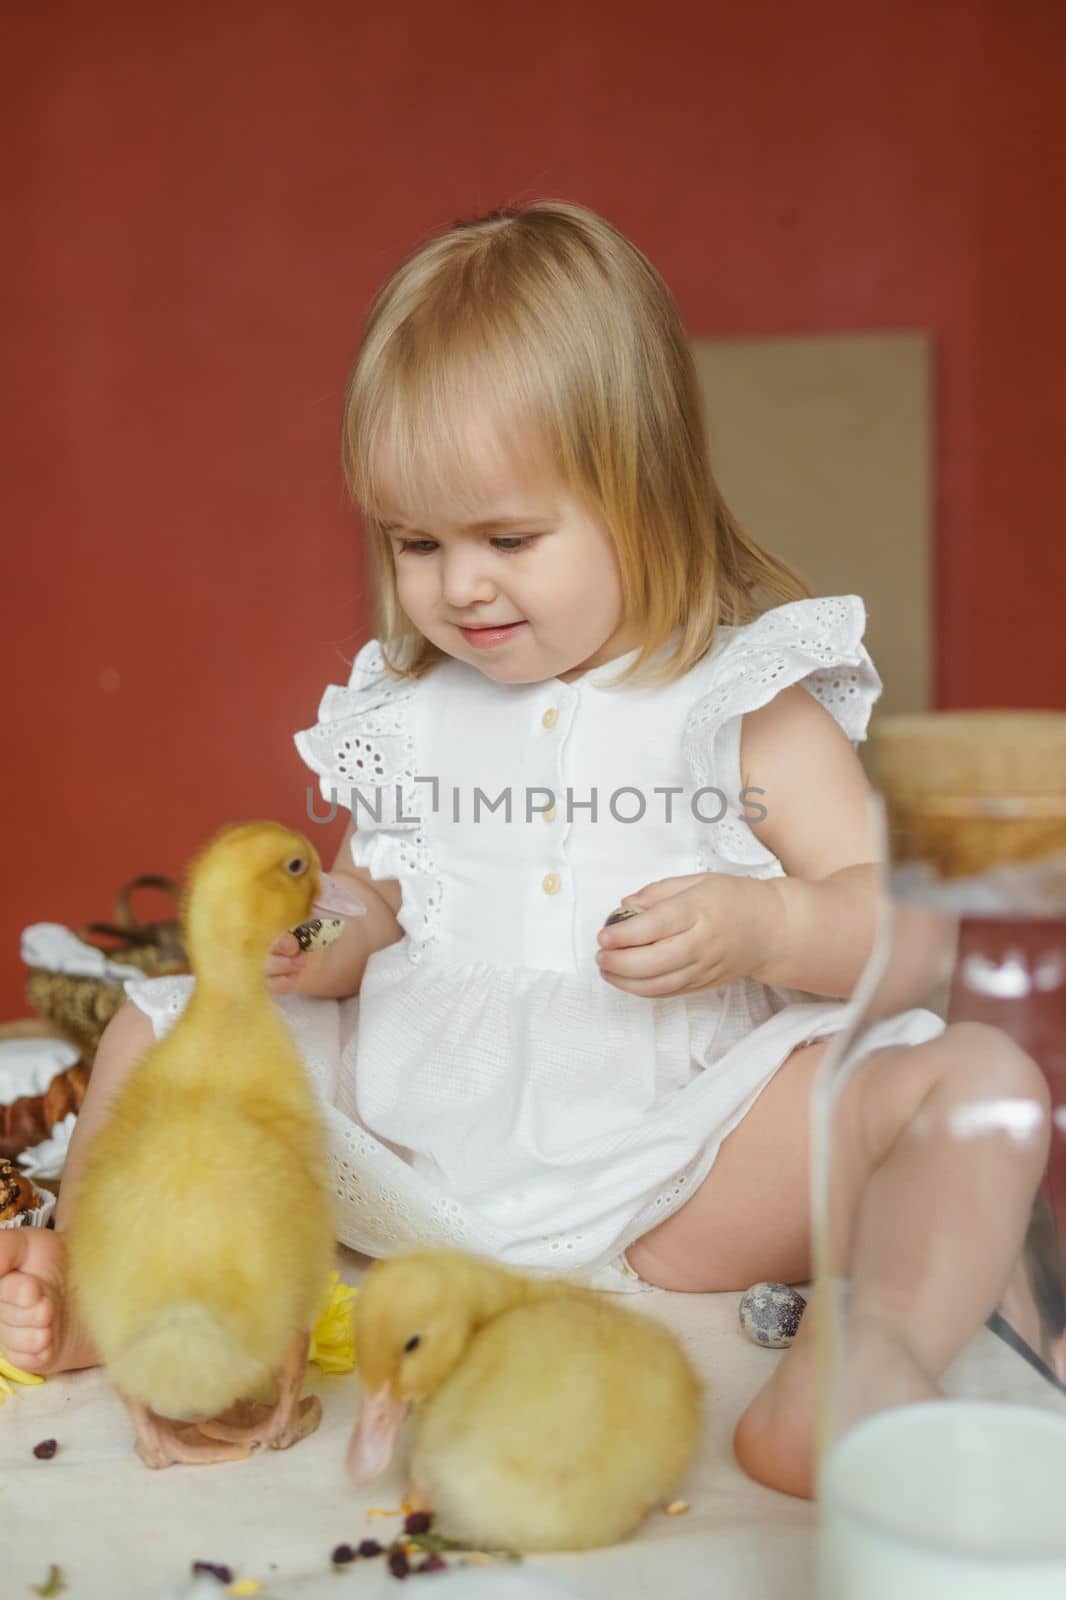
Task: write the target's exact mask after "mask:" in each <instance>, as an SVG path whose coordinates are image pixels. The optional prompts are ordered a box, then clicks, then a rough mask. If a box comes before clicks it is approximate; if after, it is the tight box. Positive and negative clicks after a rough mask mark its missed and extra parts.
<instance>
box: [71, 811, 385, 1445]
mask: <svg viewBox="0 0 1066 1600" xmlns="http://www.w3.org/2000/svg"><path fill="white" fill-rule="evenodd" d="M363 910H365V908H364V907H363V906H362V905H361V903H360V902H359V901H358V900H356V899H355V897H354V896H353V895H350V894H348V892H347V891H346V890H344V889H342V888H341V886H340V885H339V884H337V883H335V882H333V880H331V879H329V878H327V877H326V876H325V875H324V874H323V872H322V869H321V865H320V862H319V858H318V853H317V851H316V850H315V848H314V846H313V845H312V844H310V842H309V841H308V840H307V839H305V838H304V837H303V836H302V835H301V834H299V833H294V832H293V831H292V830H291V829H289V828H284V827H281V826H280V825H279V824H277V823H273V822H252V823H245V824H241V825H238V826H235V827H231V828H226V829H223V830H222V831H221V832H220V833H219V834H217V835H216V836H215V838H214V839H212V840H211V842H210V843H209V844H208V845H207V846H206V847H205V849H204V850H203V851H201V853H200V854H199V855H198V856H197V857H196V858H195V860H194V861H193V863H192V864H191V867H190V870H189V877H188V886H187V890H186V895H185V900H184V906H183V913H184V915H183V921H184V929H183V931H184V936H185V942H186V949H187V950H188V952H189V959H190V964H191V966H192V968H193V971H194V972H195V974H196V980H197V981H196V988H195V991H194V993H193V995H192V997H191V999H190V1001H189V1004H188V1006H187V1008H186V1010H185V1011H184V1013H183V1014H182V1015H181V1016H180V1017H179V1018H178V1020H177V1022H176V1023H175V1024H174V1026H173V1028H172V1029H171V1031H170V1032H169V1033H168V1034H167V1035H166V1036H165V1037H164V1038H162V1039H160V1040H158V1041H157V1042H156V1043H155V1044H153V1045H152V1046H151V1047H150V1048H149V1049H148V1051H147V1052H146V1053H145V1055H144V1057H143V1058H142V1060H141V1061H140V1062H139V1063H138V1065H137V1066H136V1067H135V1068H134V1069H133V1071H132V1073H131V1075H130V1077H129V1078H128V1079H127V1081H126V1083H125V1084H124V1085H123V1087H122V1089H121V1090H120V1092H119V1094H118V1096H117V1099H116V1103H115V1107H114V1111H113V1114H112V1116H111V1120H110V1121H109V1122H108V1123H107V1124H106V1125H105V1126H104V1127H103V1128H102V1129H101V1131H100V1132H99V1134H98V1135H97V1136H96V1138H95V1139H94V1141H93V1144H92V1147H91V1149H90V1152H89V1155H88V1159H87V1161H86V1166H85V1171H84V1175H83V1177H82V1181H81V1185H80V1188H79V1192H78V1196H77V1204H76V1206H75V1208H74V1215H73V1219H72V1222H71V1226H70V1229H69V1231H68V1233H67V1242H68V1245H69V1260H70V1274H71V1282H72V1286H73V1291H74V1294H75V1296H76V1298H77V1301H78V1302H79V1304H80V1308H81V1312H82V1315H83V1316H84V1319H85V1322H86V1324H87V1327H88V1331H89V1333H90V1334H91V1335H92V1338H93V1340H94V1342H95V1344H96V1348H97V1350H98V1352H99V1354H100V1357H101V1360H102V1361H103V1363H104V1365H105V1366H106V1367H107V1370H108V1374H109V1376H110V1378H111V1380H112V1382H113V1383H114V1384H115V1387H116V1389H117V1390H118V1393H119V1395H120V1396H121V1398H122V1400H123V1401H124V1403H125V1405H126V1406H127V1408H128V1410H129V1412H130V1414H131V1416H132V1418H133V1422H134V1426H135V1428H136V1433H137V1446H136V1448H137V1453H138V1454H139V1455H140V1457H141V1459H142V1460H143V1461H144V1462H146V1464H147V1465H148V1466H151V1467H165V1466H169V1465H170V1464H171V1463H173V1462H203V1461H220V1460H230V1459H236V1458H238V1457H241V1456H246V1455H248V1454H249V1453H250V1451H251V1449H252V1448H253V1447H257V1446H263V1447H266V1446H270V1447H273V1448H275V1449H284V1448H286V1447H287V1446H288V1445H290V1444H293V1443H295V1442H296V1440H297V1439H299V1438H302V1437H303V1436H304V1435H305V1434H307V1433H309V1432H311V1431H312V1430H313V1429H314V1428H315V1427H317V1425H318V1421H319V1418H320V1416H321V1407H320V1405H319V1402H318V1400H317V1399H316V1398H315V1397H314V1396H309V1397H308V1398H307V1399H306V1400H304V1401H303V1402H302V1403H300V1404H298V1403H297V1397H298V1395H299V1391H300V1384H301V1382H302V1380H303V1376H304V1372H305V1369H306V1359H307V1346H308V1336H307V1330H308V1329H309V1328H310V1326H311V1324H312V1323H313V1322H314V1319H315V1314H316V1312H317V1310H318V1308H319V1304H320V1299H321V1296H322V1291H323V1286H324V1284H325V1282H326V1279H327V1275H328V1273H329V1269H330V1266H331V1261H332V1253H333V1239H334V1230H333V1215H332V1205H331V1201H330V1194H329V1189H328V1186H327V1180H326V1177H325V1166H326V1163H325V1140H324V1132H323V1128H322V1125H321V1121H320V1118H319V1114H318V1110H317V1107H316V1105H315V1100H314V1095H313V1091H312V1089H311V1086H310V1084H309V1082H308V1079H307V1075H306V1072H305V1070H304V1066H303V1062H302V1060H301V1058H300V1055H299V1052H298V1051H297V1048H296V1045H295V1042H294V1040H293V1036H292V1033H291V1031H290V1029H289V1026H288V1024H287V1023H286V1021H285V1018H284V1016H283V1014H282V1012H281V1010H280V1009H279V1007H278V1006H277V1005H276V1004H275V1002H274V1000H273V998H272V996H271V995H270V993H269V992H268V990H267V988H266V983H265V977H264V968H265V964H266V956H267V952H268V950H269V948H270V946H271V945H272V944H273V943H274V941H275V940H276V939H277V938H278V937H279V935H280V934H281V933H283V932H284V931H285V930H286V929H288V928H291V927H293V926H294V925H296V924H299V923H302V922H305V921H307V919H308V918H309V917H310V916H311V915H312V912H313V911H314V912H320V913H321V912H325V913H326V914H328V915H331V916H336V915H342V916H356V915H360V914H362V912H363ZM271 1377H273V1378H274V1379H275V1381H276V1383H277V1404H276V1406H274V1407H273V1408H269V1409H268V1408H265V1407H263V1406H252V1405H250V1404H246V1403H245V1402H247V1401H248V1398H249V1397H250V1396H251V1395H252V1394H254V1393H255V1392H257V1391H259V1390H261V1389H262V1387H263V1384H264V1381H268V1380H269V1379H270V1378H271ZM237 1402H241V1403H240V1404H237ZM230 1407H233V1413H232V1415H226V1416H224V1417H220V1416H219V1413H222V1412H226V1411H227V1408H230ZM264 1412H265V1413H266V1414H265V1416H264ZM203 1419H208V1420H203ZM211 1419H215V1420H211ZM182 1420H183V1421H185V1422H186V1423H188V1422H198V1423H200V1426H199V1428H190V1427H187V1426H186V1427H184V1428H182V1427H179V1426H177V1425H176V1424H177V1423H178V1422H179V1421H182Z"/></svg>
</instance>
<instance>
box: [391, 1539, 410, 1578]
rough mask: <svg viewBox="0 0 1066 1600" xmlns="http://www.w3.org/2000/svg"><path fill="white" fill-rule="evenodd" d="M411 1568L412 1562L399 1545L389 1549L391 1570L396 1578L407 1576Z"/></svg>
mask: <svg viewBox="0 0 1066 1600" xmlns="http://www.w3.org/2000/svg"><path fill="white" fill-rule="evenodd" d="M410 1570H411V1563H410V1562H409V1561H408V1559H407V1556H406V1555H405V1553H404V1552H403V1551H402V1550H401V1549H400V1547H399V1545H393V1547H392V1549H391V1550H390V1551H389V1571H390V1572H391V1573H392V1575H393V1577H394V1578H406V1576H407V1574H408V1573H409V1572H410Z"/></svg>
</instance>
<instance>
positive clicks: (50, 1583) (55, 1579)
mask: <svg viewBox="0 0 1066 1600" xmlns="http://www.w3.org/2000/svg"><path fill="white" fill-rule="evenodd" d="M30 1588H31V1589H32V1590H33V1592H34V1594H39V1595H40V1596H41V1597H42V1600H51V1596H52V1595H57V1594H62V1593H63V1590H64V1589H65V1588H66V1584H65V1583H64V1582H63V1574H62V1572H61V1571H60V1569H59V1568H58V1567H57V1566H56V1564H55V1562H54V1561H53V1562H52V1564H51V1566H50V1567H49V1568H48V1576H47V1578H45V1580H44V1582H43V1583H31V1584H30Z"/></svg>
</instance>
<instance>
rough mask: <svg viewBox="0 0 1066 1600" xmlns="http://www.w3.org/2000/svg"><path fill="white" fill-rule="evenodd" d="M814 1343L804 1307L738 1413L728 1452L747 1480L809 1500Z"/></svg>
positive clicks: (812, 1472) (812, 1468) (812, 1469)
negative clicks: (795, 1328)
mask: <svg viewBox="0 0 1066 1600" xmlns="http://www.w3.org/2000/svg"><path fill="white" fill-rule="evenodd" d="M814 1376H815V1374H814V1339H813V1319H812V1316H811V1310H810V1307H809V1306H808V1308H807V1310H806V1311H805V1312H804V1315H803V1321H802V1322H801V1323H800V1331H799V1333H798V1334H797V1335H796V1339H795V1342H794V1343H793V1344H792V1345H791V1347H790V1348H789V1349H788V1350H786V1351H785V1353H784V1355H783V1356H782V1357H781V1359H780V1360H779V1361H778V1363H777V1365H776V1367H775V1368H774V1370H773V1373H772V1374H771V1376H770V1378H769V1380H768V1382H767V1383H765V1384H764V1385H763V1387H762V1388H761V1389H760V1390H759V1392H758V1394H757V1395H756V1396H755V1399H754V1400H753V1401H752V1402H751V1404H750V1405H749V1406H748V1408H747V1410H746V1411H745V1412H744V1413H743V1414H742V1416H741V1418H740V1421H739V1422H738V1423H737V1426H736V1431H735V1432H734V1434H733V1449H734V1450H735V1451H736V1457H737V1460H738V1461H739V1463H740V1465H741V1466H742V1467H743V1468H744V1471H745V1472H746V1473H747V1474H748V1476H749V1478H754V1479H755V1481H756V1482H757V1483H765V1484H766V1485H767V1487H768V1488H770V1489H780V1490H781V1492H782V1493H783V1494H794V1495H798V1496H800V1497H801V1498H802V1499H805V1500H813V1498H814V1481H815V1461H814V1450H815V1434H814V1424H815V1415H814V1403H815V1402H814Z"/></svg>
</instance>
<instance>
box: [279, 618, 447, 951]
mask: <svg viewBox="0 0 1066 1600" xmlns="http://www.w3.org/2000/svg"><path fill="white" fill-rule="evenodd" d="M416 687H417V684H416V683H415V682H414V681H413V680H412V681H410V682H406V683H397V682H395V681H394V680H393V679H391V678H389V677H387V676H386V675H385V662H384V657H383V655H382V651H381V646H380V644H379V643H378V641H377V640H376V639H371V640H370V641H369V643H367V644H365V645H364V646H363V648H362V649H361V650H360V651H359V653H358V655H357V656H356V658H355V661H354V662H353V664H352V670H351V674H350V676H349V679H348V683H347V685H346V686H342V685H340V684H336V683H331V684H329V685H328V686H327V688H326V690H325V693H324V694H323V696H322V700H321V703H320V705H319V708H318V721H317V722H316V724H315V726H314V727H313V728H306V729H303V730H302V731H301V732H299V733H296V734H294V735H293V742H294V743H295V745H296V748H297V750H298V751H299V752H300V755H301V756H302V758H303V760H304V761H305V762H306V763H307V765H308V766H309V767H310V768H311V769H312V771H314V772H317V773H318V775H319V789H320V791H321V793H322V796H323V798H324V799H326V800H331V801H332V800H334V799H335V800H336V801H337V802H338V803H339V804H341V805H345V806H348V805H349V802H350V809H351V810H352V814H353V816H354V818H355V824H356V832H355V835H354V837H353V839H352V858H353V860H354V861H355V863H356V865H357V866H360V867H365V868H367V870H368V871H369V872H370V875H371V877H373V878H397V879H398V880H399V881H400V884H401V885H402V888H403V900H402V903H401V906H400V911H399V915H398V920H399V922H400V925H401V927H402V928H403V929H404V930H405V932H406V933H407V934H408V936H409V939H408V951H407V953H408V956H409V958H410V960H411V961H413V962H418V961H420V960H421V959H422V956H423V953H424V951H425V948H426V946H427V945H428V944H430V943H431V941H432V940H433V939H434V938H435V937H436V935H437V928H438V925H439V921H440V906H441V897H442V893H443V883H442V880H441V878H440V875H439V873H438V872H437V868H436V863H435V862H434V860H433V856H432V853H431V851H430V848H429V845H428V842H427V837H426V827H425V817H426V810H425V807H426V800H427V794H426V791H427V788H428V785H427V784H425V783H416V782H415V781H414V780H415V777H416V775H417V772H416V752H415V748H414V732H413V727H412V720H413V719H412V715H411V709H412V698H413V695H414V692H415V689H416Z"/></svg>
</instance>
